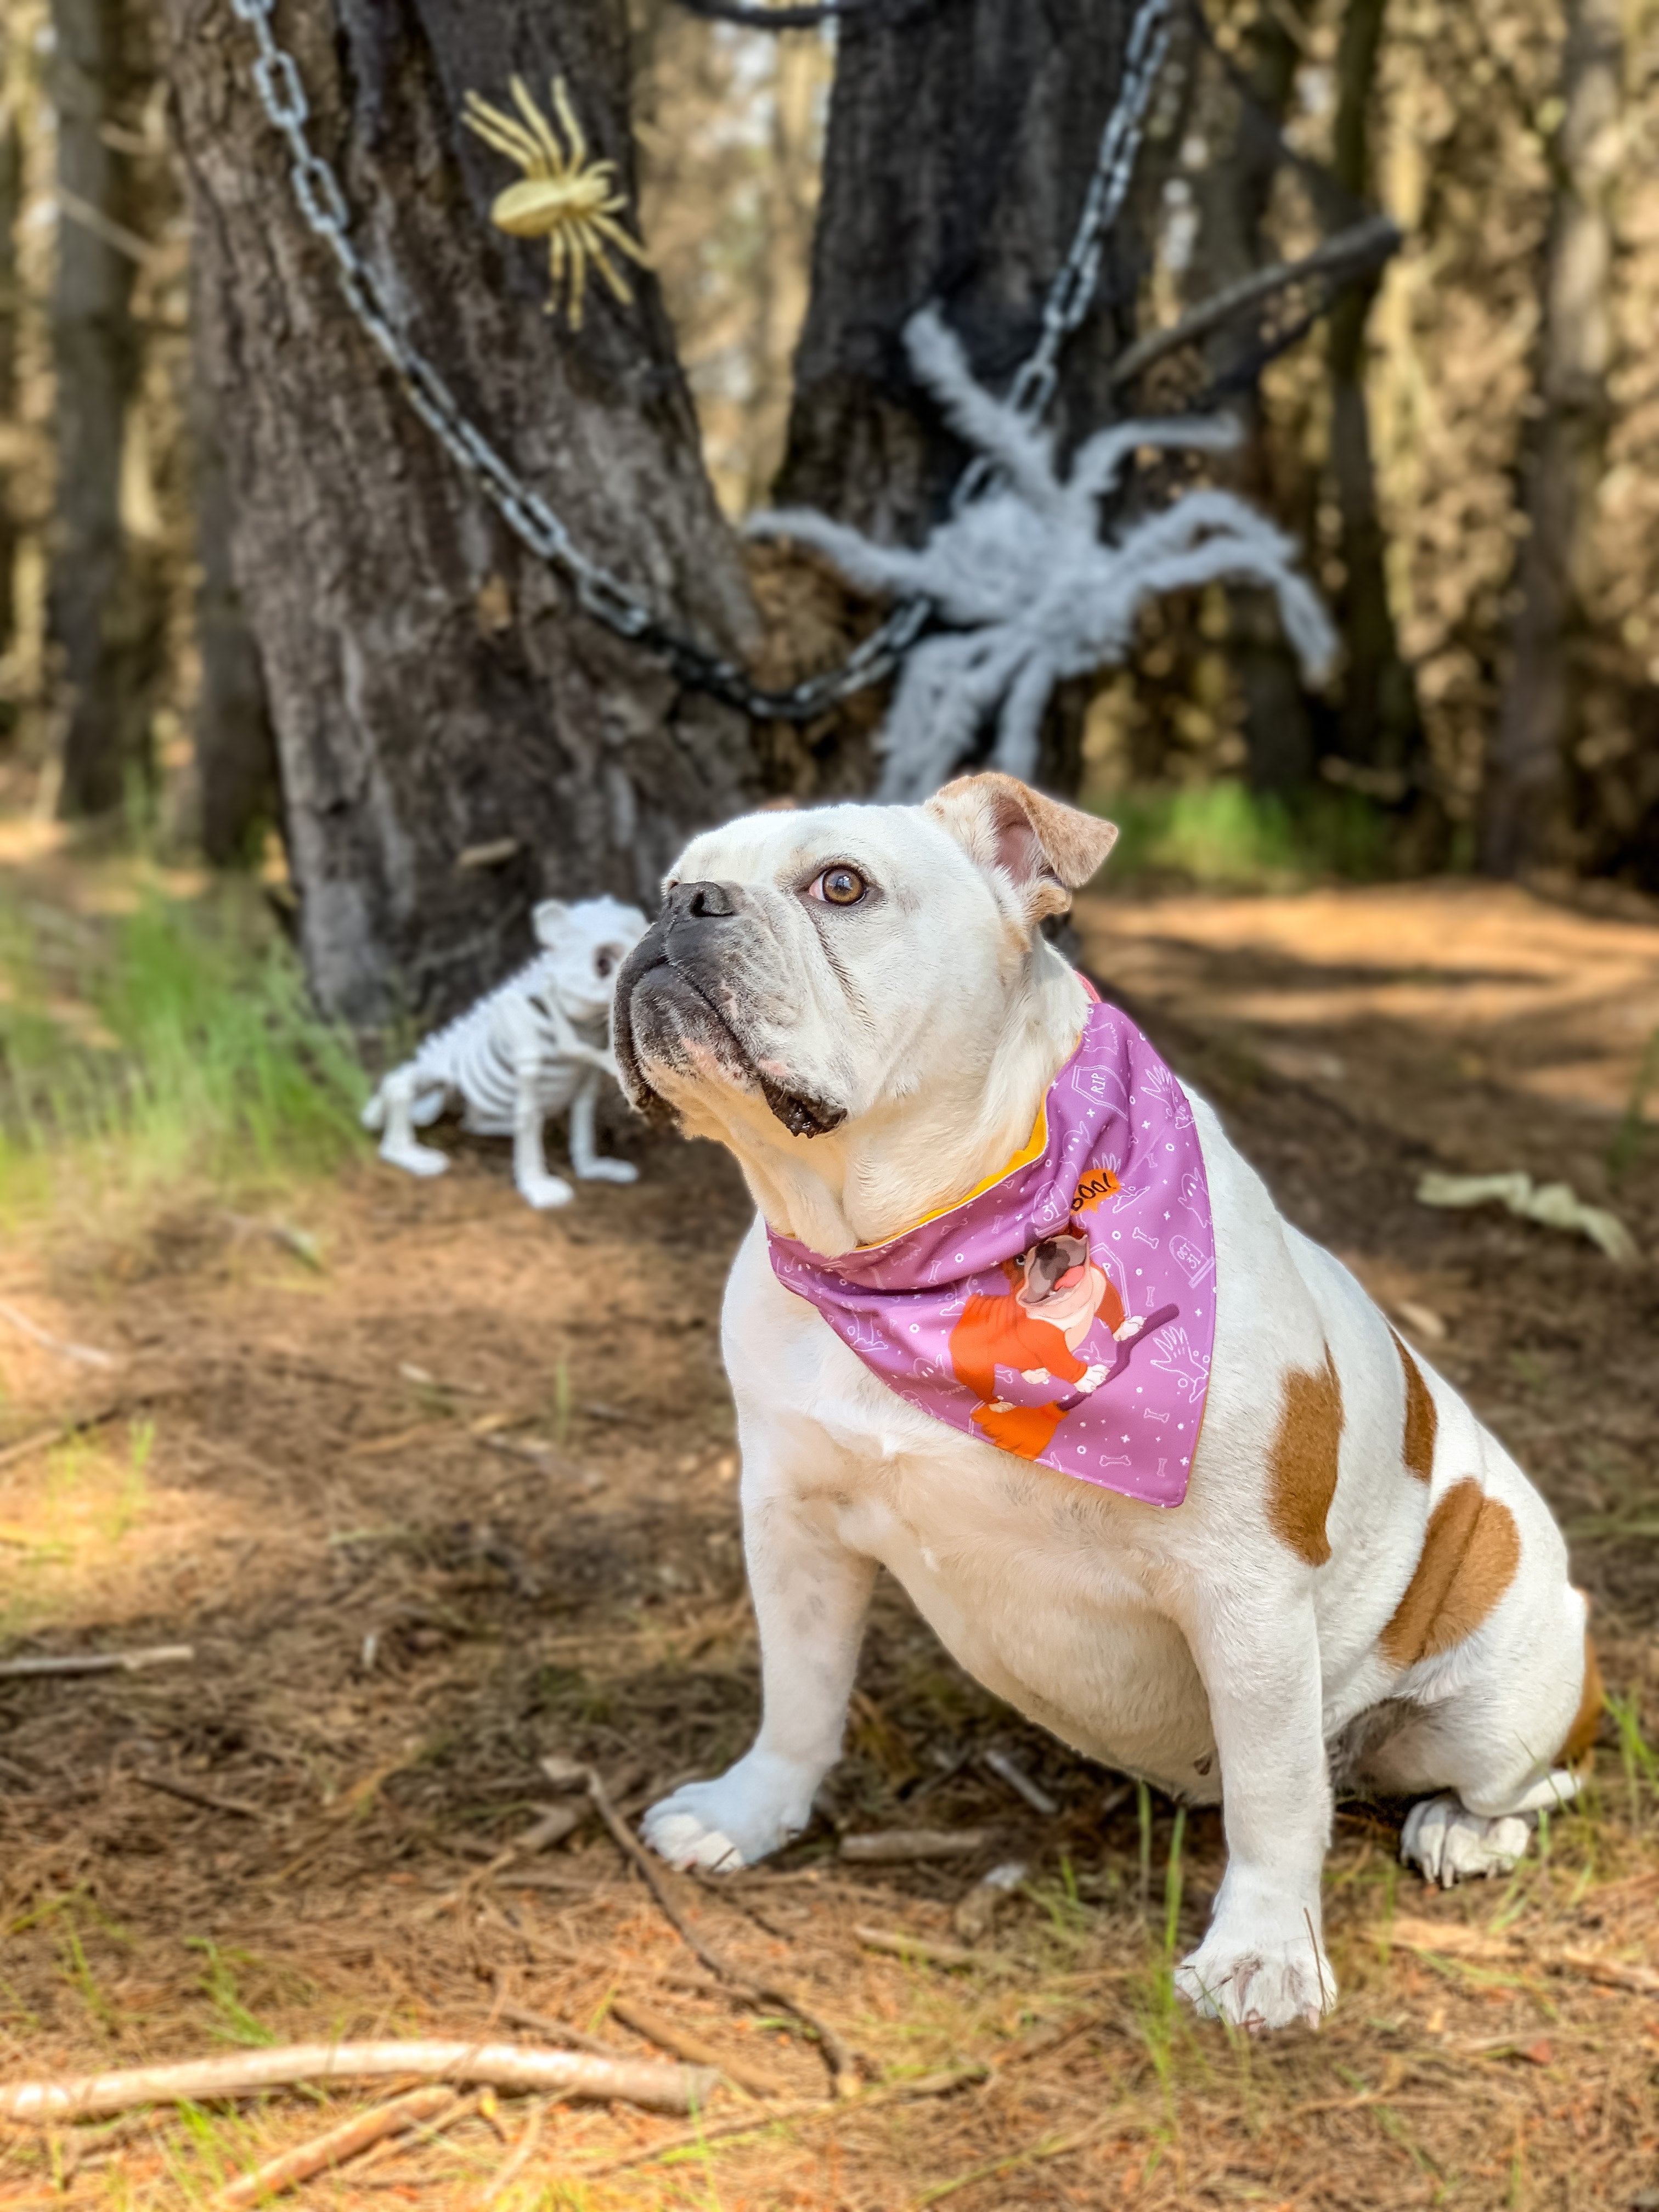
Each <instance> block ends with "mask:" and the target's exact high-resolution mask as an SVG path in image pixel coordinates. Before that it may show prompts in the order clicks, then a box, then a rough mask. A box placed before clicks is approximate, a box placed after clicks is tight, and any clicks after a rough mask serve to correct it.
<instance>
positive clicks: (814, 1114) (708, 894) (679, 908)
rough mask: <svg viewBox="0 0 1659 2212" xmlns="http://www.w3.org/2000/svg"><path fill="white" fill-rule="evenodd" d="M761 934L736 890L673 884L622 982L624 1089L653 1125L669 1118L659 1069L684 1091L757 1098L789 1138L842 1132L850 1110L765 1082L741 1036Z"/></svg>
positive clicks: (619, 1033) (619, 1050) (619, 1028)
mask: <svg viewBox="0 0 1659 2212" xmlns="http://www.w3.org/2000/svg"><path fill="white" fill-rule="evenodd" d="M762 930H763V925H762V924H761V923H760V921H758V919H757V916H756V915H755V914H754V913H753V911H752V910H751V908H750V902H749V900H748V896H747V894H746V893H745V892H744V889H743V887H742V886H741V885H740V884H721V883H692V884H675V886H674V888H673V890H671V891H670V892H669V894H668V896H667V898H666V899H665V902H664V903H663V909H662V912H661V913H660V914H659V915H658V916H657V919H656V921H654V922H653V924H652V926H651V927H650V928H649V929H648V930H647V932H646V933H645V935H644V936H643V937H642V938H641V939H640V942H639V943H638V944H637V945H635V948H634V950H633V951H632V952H630V953H629V956H628V958H627V959H626V960H625V961H624V962H623V968H622V972H621V974H620V975H618V976H617V999H616V1016H615V1046H616V1054H617V1066H618V1068H619V1069H620V1070H621V1073H622V1079H623V1089H624V1090H625V1091H627V1093H628V1096H629V1100H630V1101H631V1103H633V1105H634V1106H635V1108H636V1109H637V1110H638V1111H639V1112H640V1113H641V1114H643V1115H647V1118H652V1119H661V1118H663V1117H664V1115H665V1114H669V1113H671V1109H670V1108H669V1107H668V1105H667V1102H666V1101H665V1099H664V1098H663V1097H662V1096H661V1094H660V1092H659V1091H658V1089H657V1087H656V1085H655V1084H654V1083H653V1080H652V1075H651V1071H652V1070H653V1068H655V1069H657V1070H659V1071H662V1072H664V1073H671V1074H672V1075H673V1076H675V1077H676V1078H677V1079H678V1080H679V1081H680V1082H681V1083H687V1084H689V1083H696V1082H707V1081H708V1080H709V1079H711V1075H712V1077H713V1079H715V1080H717V1081H718V1080H720V1079H724V1080H725V1081H726V1082H727V1083H730V1084H732V1085H734V1086H736V1087H737V1088H738V1089H740V1090H747V1091H760V1093H761V1095H762V1096H763V1097H764V1099H765V1101H766V1103H767V1105H768V1106H769V1108H770V1109H771V1111H772V1112H773V1113H774V1114H775V1115H776V1116H777V1118H778V1120H779V1121H781V1122H782V1124H783V1126H784V1127H785V1128H786V1129H787V1130H788V1131H789V1132H790V1133H791V1135H792V1136H797V1137H817V1136H822V1135H823V1133H825V1131H827V1130H829V1129H833V1128H835V1127H836V1126H837V1125H838V1124H839V1123H840V1122H842V1121H844V1120H845V1119H846V1117H847V1109H845V1107H842V1106H833V1105H830V1104H829V1103H826V1102H824V1101H823V1100H820V1099H817V1098H813V1097H810V1096H808V1095H806V1094H805V1093H802V1092H799V1091H792V1090H790V1089H789V1088H788V1087H787V1085H781V1084H779V1083H777V1082H775V1081H774V1080H773V1079H771V1078H770V1077H769V1076H766V1075H763V1074H762V1073H761V1072H760V1070H759V1069H758V1068H757V1066H756V1065H755V1061H754V1056H753V1054H752V1053H751V1052H750V1049H749V1048H748V1047H747V1045H746V1044H745V1043H744V1041H743V1038H742V1036H740V1035H739V1033H738V1032H739V1027H740V1025H741V1024H742V1022H743V1011H742V1009H743V1004H744V998H745V995H746V989H745V975H746V974H747V973H748V972H749V971H750V970H751V969H754V967H755V966H756V964H757V951H758V949H759V948H758V946H757V939H758V938H759V937H760V936H761V933H762Z"/></svg>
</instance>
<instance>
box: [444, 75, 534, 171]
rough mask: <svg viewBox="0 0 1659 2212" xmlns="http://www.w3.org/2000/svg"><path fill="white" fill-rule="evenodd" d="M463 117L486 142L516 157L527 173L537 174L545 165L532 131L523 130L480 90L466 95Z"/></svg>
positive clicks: (499, 151)
mask: <svg viewBox="0 0 1659 2212" xmlns="http://www.w3.org/2000/svg"><path fill="white" fill-rule="evenodd" d="M461 119H462V121H463V122H464V123H465V125H466V126H467V128H468V130H469V131H477V134H478V136H479V137H480V138H482V139H483V141H484V143H485V144H486V145H489V146H493V147H494V148H495V151H496V152H497V153H498V154H505V155H506V156H507V160H508V161H516V162H517V163H518V165H519V167H520V168H521V169H522V170H524V172H525V173H526V175H528V176H533V175H536V174H537V173H539V171H540V170H541V168H542V167H543V166H544V156H543V154H542V150H541V148H540V147H539V146H538V144H537V143H536V141H535V140H534V139H533V138H532V137H531V136H530V134H529V132H528V131H524V130H521V129H520V126H519V125H517V124H516V123H515V122H514V121H513V118H512V117H511V116H510V115H503V114H502V113H501V110H500V108H499V107H492V106H490V105H489V101H488V100H480V99H479V97H478V95H477V93H476V92H469V93H468V94H467V95H466V108H465V113H464V114H463V116H462V118H461Z"/></svg>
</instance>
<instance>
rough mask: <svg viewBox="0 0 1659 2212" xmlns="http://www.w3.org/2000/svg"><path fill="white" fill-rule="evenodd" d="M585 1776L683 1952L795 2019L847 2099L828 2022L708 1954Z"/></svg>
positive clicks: (600, 1789) (846, 2066) (549, 1765)
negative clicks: (807, 2031) (813, 2038)
mask: <svg viewBox="0 0 1659 2212" xmlns="http://www.w3.org/2000/svg"><path fill="white" fill-rule="evenodd" d="M543 1765H544V1771H547V1773H548V1776H549V1779H550V1780H551V1781H553V1782H559V1781H561V1780H562V1779H563V1778H565V1776H564V1769H563V1768H562V1765H558V1764H557V1763H556V1762H549V1761H545V1760H544V1762H543ZM584 1772H585V1774H586V1784H587V1794H588V1796H590V1797H591V1798H592V1801H593V1809H594V1811H595V1812H596V1813H597V1814H599V1818H600V1820H603V1821H604V1822H605V1826H606V1827H607V1828H608V1829H609V1830H610V1831H611V1836H612V1838H614V1839H615V1842H616V1844H617V1849H618V1850H621V1851H622V1852H623V1855H624V1856H625V1857H627V1858H628V1859H629V1860H631V1862H632V1863H633V1864H634V1865H635V1866H636V1867H637V1868H638V1869H639V1871H640V1873H641V1875H642V1877H643V1878H644V1881H645V1886H646V1887H647V1889H648V1890H649V1891H650V1892H651V1894H652V1896H653V1898H654V1899H656V1901H657V1909H658V1911H659V1912H660V1913H661V1914H662V1917H663V1918H664V1919H665V1921H666V1922H667V1923H668V1924H669V1926H670V1927H671V1929H673V1931H674V1933H675V1934H676V1935H677V1936H678V1937H679V1939H680V1941H681V1942H683V1943H684V1945H685V1947H686V1948H687V1950H688V1951H690V1953H691V1954H693V1956H694V1957H695V1958H696V1959H697V1960H700V1961H701V1963H702V1965H703V1966H707V1967H708V1971H709V1972H710V1973H711V1974H713V1975H714V1977H715V1978H716V1979H717V1980H720V1981H722V1982H724V1983H726V1985H727V1987H728V1988H731V1989H733V1990H737V1991H738V1993H739V1994H740V1995H741V1996H746V1997H748V1998H749V1999H750V2001H751V2002H757V2003H760V2004H763V2005H775V2006H776V2007H777V2008H778V2009H779V2011H781V2012H787V2013H791V2014H793V2016H794V2017H795V2018H796V2019H797V2020H798V2021H800V2022H801V2024H802V2026H803V2027H806V2028H809V2029H810V2030H811V2033H813V2034H814V2035H815V2036H817V2039H818V2045H819V2048H820V2049H821V2050H822V2051H823V2059H824V2063H825V2064H826V2065H827V2066H828V2067H829V2078H830V2080H831V2081H833V2082H834V2083H835V2085H836V2092H837V2093H838V2094H845V2093H846V2087H845V2085H847V2084H848V2083H849V2082H850V2081H852V2080H853V2078H854V2060H853V2054H852V2052H851V2051H849V2050H848V2047H847V2045H845V2044H844V2043H843V2042H842V2039H841V2038H840V2036H839V2035H837V2034H836V2031H835V2029H834V2028H833V2027H830V2025H829V2021H826V2020H823V2019H821V2018H820V2017H819V2016H818V2015H817V2013H815V2012H812V2011H810V2010H809V2009H808V2008H807V2007H806V2006H805V2005H804V2004H803V2003H802V2002H801V2001H800V1999H799V1997H798V1996H796V1994H795V1992H794V1991H793V1990H789V1989H784V1988H781V1987H780V1986H779V1984H777V1983H775V1982H759V1981H756V1980H754V1979H752V1978H751V1977H750V1976H749V1975H747V1974H745V1973H744V1972H742V1970H741V1969H740V1968H738V1967H737V1966H732V1963H731V1961H730V1960H727V1959H724V1958H722V1957H721V1955H720V1953H719V1952H718V1951H716V1950H714V1949H711V1948H710V1947H709V1945H708V1944H707V1943H706V1942H704V1941H703V1939H702V1936H699V1935H698V1934H697V1933H696V1929H693V1928H692V1927H691V1926H690V1923H689V1922H688V1921H687V1920H686V1917H685V1916H684V1913H683V1912H682V1911H680V1910H679V1907H678V1905H676V1904H675V1903H674V1900H673V1899H672V1898H671V1896H670V1895H669V1893H668V1886H667V1884H666V1883H665V1881H663V1879H662V1875H661V1872H660V1870H659V1868H658V1866H657V1863H656V1862H655V1860H654V1859H653V1857H651V1854H650V1853H649V1852H648V1851H647V1850H646V1848H645V1845H644V1844H642V1843H641V1841H640V1840H639V1838H638V1837H637V1836H635V1833H634V1832H633V1830H632V1829H631V1828H629V1826H628V1824H627V1822H626V1821H625V1820H623V1818H622V1815H621V1814H619V1813H618V1812H617V1808H616V1807H615V1806H614V1805H613V1804H612V1803H611V1798H610V1795H609V1793H608V1792H607V1790H606V1789H605V1784H604V1783H603V1782H601V1781H600V1779H599V1775H598V1774H597V1773H596V1772H595V1771H594V1770H593V1769H592V1767H591V1766H590V1767H587V1768H586V1769H585V1770H584Z"/></svg>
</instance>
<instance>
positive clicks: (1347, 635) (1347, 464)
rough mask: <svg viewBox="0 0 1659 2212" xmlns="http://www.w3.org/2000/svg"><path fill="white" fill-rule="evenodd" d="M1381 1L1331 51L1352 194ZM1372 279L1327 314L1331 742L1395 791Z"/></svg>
mask: <svg viewBox="0 0 1659 2212" xmlns="http://www.w3.org/2000/svg"><path fill="white" fill-rule="evenodd" d="M1387 10H1388V0H1347V6H1346V9H1345V10H1344V13H1343V17H1342V29H1341V33H1340V39H1339V42H1338V47H1337V60H1336V76H1337V106H1336V121H1335V126H1334V144H1333V148H1332V161H1331V167H1332V173H1333V174H1334V177H1335V179H1336V181H1337V183H1338V184H1339V185H1340V186H1341V187H1342V189H1343V190H1344V191H1346V192H1347V193H1349V194H1350V195H1351V196H1352V197H1353V198H1354V199H1355V200H1360V199H1364V198H1365V197H1368V196H1369V194H1370V184H1371V161H1370V107H1371V101H1372V99H1373V97H1374V94H1375V90H1376V58H1377V51H1378V48H1379V47H1380V46H1381V44H1382V40H1383V18H1384V16H1385V15H1386V14H1387ZM1377 281H1378V280H1376V278H1373V279H1372V280H1371V281H1370V282H1369V283H1358V284H1355V285H1353V286H1352V288H1351V289H1349V290H1348V291H1346V292H1345V293H1344V294H1343V295H1342V297H1341V298H1340V300H1339V301H1337V303H1336V306H1335V307H1334V309H1333V310H1332V313H1331V321H1330V336H1329V340H1328V347H1327V354H1326V360H1327V363H1328V368H1329V373H1330V392H1331V433H1330V453H1331V474H1332V477H1333V479H1334V483H1335V487H1336V501H1337V507H1338V511H1339V513H1340V519H1341V520H1340V540H1339V542H1340V550H1341V558H1342V568H1343V586H1342V591H1341V594H1340V601H1339V605H1338V608H1337V617H1338V622H1339V624H1340V629H1341V631H1342V636H1343V641H1344V645H1345V647H1346V667H1345V669H1344V671H1343V678H1342V702H1341V707H1340V712H1339V714H1338V719H1337V743H1338V749H1339V750H1340V754H1341V756H1342V757H1343V758H1344V759H1346V760H1347V761H1350V762H1352V763H1353V764H1354V765H1356V766H1357V767H1360V768H1364V769H1370V770H1372V771H1374V772H1377V773H1380V774H1381V775H1383V776H1387V777H1391V778H1394V779H1396V780H1397V781H1398V784H1399V788H1400V793H1401V797H1403V796H1404V795H1405V793H1406V790H1407V786H1408V781H1409V779H1410V776H1411V774H1412V770H1413V763H1414V762H1415V760H1416V757H1417V756H1418V755H1419V753H1420V752H1421V750H1422V745H1423V732H1422V724H1421V721H1420V720H1419V715H1418V710H1417V692H1416V687H1415V685H1414V684H1413V682H1412V677H1411V671H1410V670H1409V669H1408V668H1407V665H1406V664H1405V662H1404V661H1403V660H1402V659H1401V657H1400V647H1399V644H1398V642H1397V641H1396V638H1395V627H1394V613H1393V610H1392V609H1391V607H1390V606H1389V580H1388V570H1387V567H1386V563H1385V556H1386V553H1387V539H1386V537H1385V535H1384V532H1383V519H1382V516H1381V514H1380V513H1379V511H1378V508H1377V503H1376V471H1375V469H1374V468H1373V466H1372V462H1371V431H1370V410H1369V409H1368V407H1367V405H1366V399H1365V325H1366V323H1367V320H1368V319H1369V318H1370V310H1371V302H1372V301H1373V300H1374V299H1375V298H1376V289H1377Z"/></svg>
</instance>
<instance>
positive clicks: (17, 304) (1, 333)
mask: <svg viewBox="0 0 1659 2212" xmlns="http://www.w3.org/2000/svg"><path fill="white" fill-rule="evenodd" d="M14 37H15V32H13V31H11V30H10V28H9V27H8V26H7V25H5V24H3V23H0V422H15V421H16V419H17V400H18V374H17V362H18V343H19V339H20V337H21V325H22V307H23V299H22V289H21V284H20V283H19V278H18V268H17V224H18V219H19V217H20V216H21V214H22V212H23V131H22V125H21V118H20V117H19V115H18V112H17V109H18V101H17V100H16V97H15V88H16V87H17V85H18V82H19V81H20V80H21V74H22V72H21V70H19V69H18V68H17V67H16V65H15V59H14V57H13V54H12V52H10V47H11V42H12V40H13V38H14ZM14 466H15V464H14V463H13V462H11V461H10V460H9V459H8V460H5V461H0V659H4V658H5V656H6V654H7V653H9V652H10V650H11V647H12V640H13V639H14V637H15V635H16V633H17V546H18V540H19V538H20V536H21V531H20V528H19V518H18V513H17V496H16V491H15V487H14V484H13V482H12V474H13V468H14ZM8 727H9V713H8V702H4V701H0V737H3V736H5V735H6V734H7V733H8Z"/></svg>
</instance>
